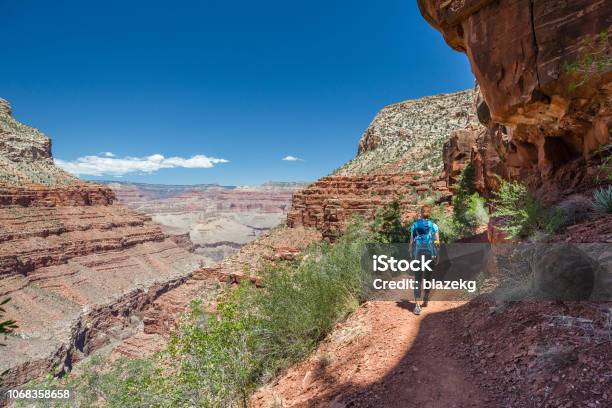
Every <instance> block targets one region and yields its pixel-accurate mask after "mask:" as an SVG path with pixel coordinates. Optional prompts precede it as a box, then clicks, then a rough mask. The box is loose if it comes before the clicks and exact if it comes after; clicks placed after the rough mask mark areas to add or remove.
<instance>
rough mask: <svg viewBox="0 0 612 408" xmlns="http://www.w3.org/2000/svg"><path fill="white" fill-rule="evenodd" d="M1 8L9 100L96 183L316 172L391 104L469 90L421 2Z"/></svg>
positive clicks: (342, 158) (349, 147)
mask: <svg viewBox="0 0 612 408" xmlns="http://www.w3.org/2000/svg"><path fill="white" fill-rule="evenodd" d="M93 3H96V5H94V4H93ZM1 13H2V24H0V38H2V39H3V57H2V63H1V64H0V77H1V78H2V82H1V83H0V96H1V97H4V98H6V99H8V100H9V101H10V102H11V103H12V105H13V110H14V115H15V116H16V117H17V119H19V120H21V121H23V122H25V123H27V124H30V125H32V126H35V127H37V128H39V129H41V130H42V131H44V132H45V133H46V134H48V135H49V136H50V137H51V138H52V139H53V154H54V156H55V158H56V159H60V160H62V161H63V162H64V163H68V165H67V166H70V163H72V166H73V168H76V169H80V170H81V171H83V168H86V169H89V168H98V169H102V171H103V174H101V175H100V176H98V177H96V176H91V175H89V176H86V175H84V176H83V177H84V178H90V179H113V178H114V177H116V176H118V175H122V178H121V179H123V180H133V181H139V182H151V183H174V184H192V183H212V182H217V183H221V184H230V185H237V184H257V183H261V182H264V181H268V180H278V181H290V180H315V179H317V178H319V177H321V176H323V175H325V174H327V173H329V172H330V171H332V170H333V169H335V168H336V167H338V166H340V165H341V164H343V163H344V162H346V161H347V160H349V159H351V158H352V157H353V156H354V155H355V152H356V149H357V142H358V139H359V137H360V136H361V133H362V132H363V130H364V129H365V128H366V127H367V126H368V124H369V122H370V121H371V120H372V118H373V117H374V115H375V114H376V112H377V111H378V110H379V109H380V108H382V107H383V106H385V105H387V104H390V103H395V102H399V101H401V100H405V99H411V98H417V97H421V96H425V95H431V94H436V93H441V92H453V91H457V90H460V89H465V88H469V87H472V86H473V76H472V74H471V72H470V69H469V65H468V63H467V60H466V58H465V56H464V55H462V54H459V53H457V52H454V51H452V50H451V49H450V48H449V47H448V46H446V45H445V44H444V42H443V40H442V37H441V35H440V34H439V33H438V32H436V31H435V30H433V29H432V28H431V27H429V26H428V25H427V23H426V22H425V20H424V19H423V18H422V17H421V16H420V14H419V12H418V8H417V6H416V1H415V0H379V1H362V0H352V1H349V0H346V1H334V0H310V1H287V0H283V1H265V0H261V1H257V2H254V1H248V0H235V1H180V0H176V1H173V2H167V1H164V2H161V1H154V0H149V1H104V2H83V1H60V2H50V1H28V0H21V1H18V2H8V1H4V2H2V6H1ZM104 152H111V153H112V155H113V157H111V155H110V154H106V155H105V154H104ZM86 156H93V158H92V157H90V158H85V159H83V157H86ZM160 156H163V158H161V159H160ZM193 156H197V157H195V158H194V157H193ZM286 156H294V157H297V158H300V159H302V160H293V161H290V160H281V159H282V158H285V157H286ZM126 157H128V158H127V159H126ZM79 158H81V159H80V161H79V162H75V161H77V160H78V159H79ZM169 158H170V159H169ZM215 159H219V160H217V161H215ZM115 160H121V161H115ZM223 161H227V162H223ZM208 165H210V166H212V167H210V166H208ZM96 166H99V167H96ZM126 169H127V170H133V171H131V172H125V171H126ZM87 171H89V170H87ZM89 172H91V171H89ZM94 172H95V171H94Z"/></svg>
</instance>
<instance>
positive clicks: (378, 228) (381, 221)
mask: <svg viewBox="0 0 612 408" xmlns="http://www.w3.org/2000/svg"><path fill="white" fill-rule="evenodd" d="M370 229H371V230H372V231H373V232H374V234H375V235H376V237H375V238H376V240H377V241H380V242H386V243H392V242H393V243H398V242H408V239H409V235H410V234H409V227H408V226H407V225H404V223H403V222H402V210H401V207H400V202H399V200H398V199H395V200H393V201H391V202H390V203H388V204H387V205H385V206H384V207H382V208H380V209H379V210H378V211H377V212H376V215H375V216H374V219H373V220H372V223H371V224H370Z"/></svg>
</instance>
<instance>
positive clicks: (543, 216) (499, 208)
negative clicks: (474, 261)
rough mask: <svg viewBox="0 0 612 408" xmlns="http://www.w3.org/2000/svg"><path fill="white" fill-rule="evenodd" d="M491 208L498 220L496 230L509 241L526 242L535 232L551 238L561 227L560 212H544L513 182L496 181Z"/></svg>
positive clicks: (539, 205) (539, 203)
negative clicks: (498, 183) (496, 188)
mask: <svg viewBox="0 0 612 408" xmlns="http://www.w3.org/2000/svg"><path fill="white" fill-rule="evenodd" d="M493 205H494V207H495V211H494V212H493V216H495V217H498V218H500V219H501V220H502V223H501V225H500V229H501V230H502V231H504V232H506V233H507V234H508V236H509V237H510V238H527V237H529V236H532V235H533V234H535V233H537V232H539V233H545V234H551V233H554V232H555V231H557V230H558V229H559V228H560V227H561V226H562V225H563V224H564V223H565V220H564V216H563V213H562V212H561V211H558V210H556V209H548V208H546V207H545V206H544V205H543V204H542V203H541V202H540V201H538V200H537V199H535V198H534V197H533V196H532V195H531V194H530V193H529V190H528V189H527V186H525V185H524V184H521V183H520V182H517V181H506V180H500V187H499V189H498V190H497V191H496V192H495V194H494V197H493Z"/></svg>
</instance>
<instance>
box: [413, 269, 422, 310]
mask: <svg viewBox="0 0 612 408" xmlns="http://www.w3.org/2000/svg"><path fill="white" fill-rule="evenodd" d="M422 279H423V272H422V271H415V272H414V301H415V302H417V303H418V301H419V299H420V298H421V280H422Z"/></svg>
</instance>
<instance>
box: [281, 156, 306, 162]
mask: <svg viewBox="0 0 612 408" xmlns="http://www.w3.org/2000/svg"><path fill="white" fill-rule="evenodd" d="M281 160H284V161H304V160H303V159H300V158H299V157H295V156H285V157H283V158H282V159H281Z"/></svg>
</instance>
